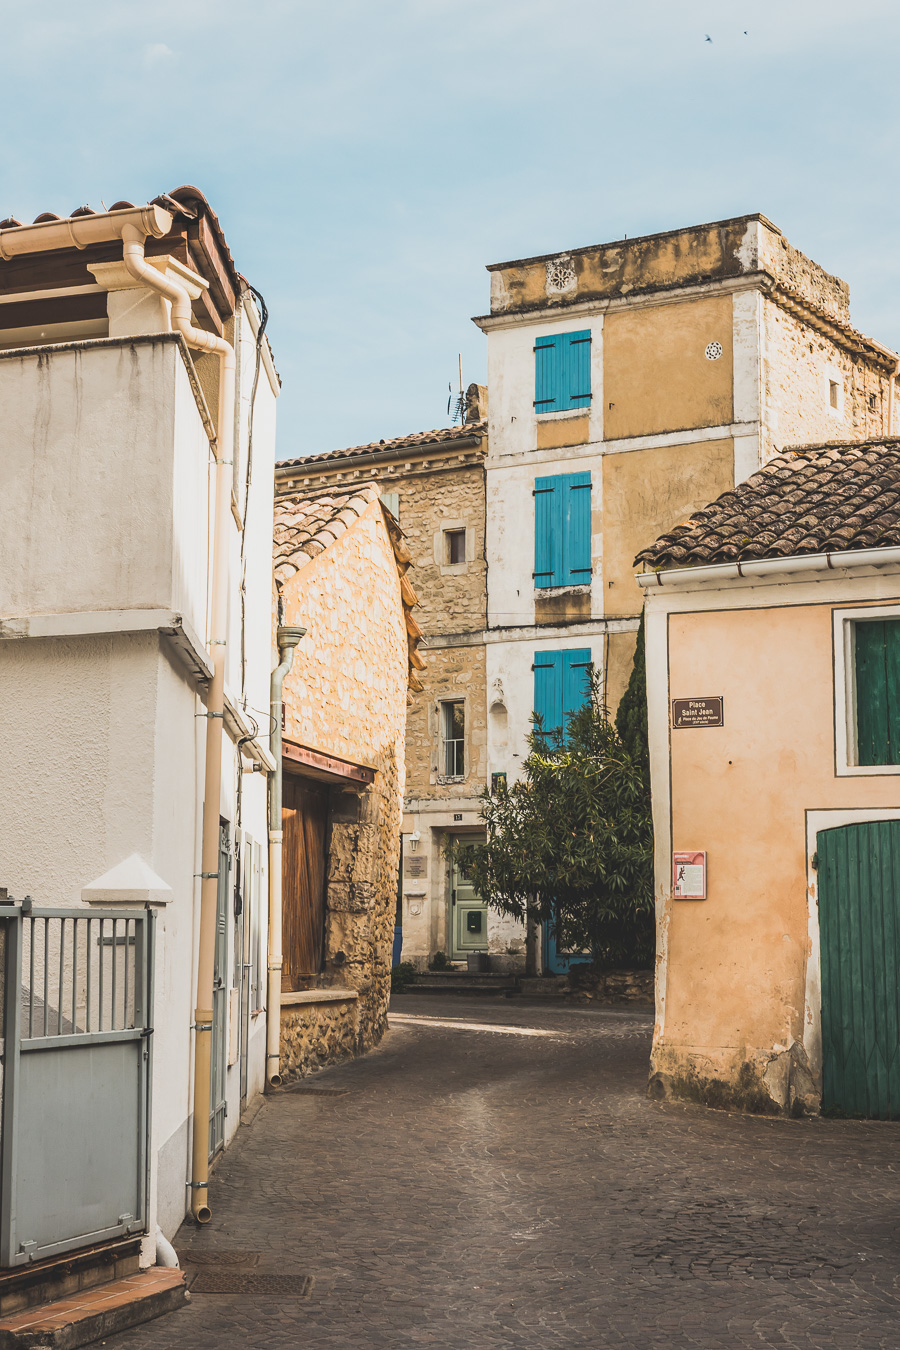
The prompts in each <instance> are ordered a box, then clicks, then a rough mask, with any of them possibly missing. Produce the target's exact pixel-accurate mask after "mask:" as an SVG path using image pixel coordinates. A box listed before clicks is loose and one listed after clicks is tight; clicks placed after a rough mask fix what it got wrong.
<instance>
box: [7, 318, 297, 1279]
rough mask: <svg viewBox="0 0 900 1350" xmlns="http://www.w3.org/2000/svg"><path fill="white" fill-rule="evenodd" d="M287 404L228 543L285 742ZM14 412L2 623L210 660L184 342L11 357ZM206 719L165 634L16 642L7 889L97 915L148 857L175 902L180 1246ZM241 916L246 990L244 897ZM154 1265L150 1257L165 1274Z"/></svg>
mask: <svg viewBox="0 0 900 1350" xmlns="http://www.w3.org/2000/svg"><path fill="white" fill-rule="evenodd" d="M243 336H244V337H245V339H249V344H250V348H249V351H248V348H247V345H245V343H242V342H240V341H239V347H238V361H239V365H240V368H241V370H242V373H243V374H244V375H246V372H247V371H248V369H249V373H250V379H251V380H252V366H253V361H254V359H255V342H254V341H253V335H252V332H250V326H249V324H248V325H246V327H245V329H244V333H243ZM247 387H248V388H249V383H248V385H247ZM274 402H275V390H274V389H273V387H272V384H271V382H270V380H269V378H268V376H267V374H266V373H265V372H263V373H262V374H261V377H260V381H259V387H258V393H257V402H256V420H255V425H254V440H253V473H252V481H251V487H250V495H249V502H248V503H246V511H245V513H244V515H245V520H244V524H245V527H246V534H245V535H242V533H241V531H240V529H239V527H238V524H237V522H231V524H230V535H229V541H228V544H229V547H228V565H229V592H230V604H229V629H228V652H227V658H226V659H227V663H228V664H227V669H228V672H229V680H230V684H231V693H232V695H233V697H234V698H235V700H236V701H237V702H238V703H239V704H241V705H242V706H245V710H246V711H245V715H246V716H247V717H248V718H253V719H255V720H256V722H257V723H258V725H259V728H260V739H261V740H262V741H264V742H265V741H266V740H267V738H268V703H269V672H270V670H271V656H272V649H271V641H272V639H271V622H272V580H271V546H272V545H271V519H272V495H273V476H274V459H275V442H274V436H275V417H274ZM0 403H2V406H3V407H4V418H5V427H4V456H3V462H2V465H0V618H7V617H9V616H25V615H36V614H54V615H57V616H58V615H62V616H63V618H65V616H67V615H71V624H72V627H73V629H77V626H78V622H79V612H85V611H86V612H93V613H96V612H98V611H99V612H101V613H103V612H106V611H115V610H123V609H126V610H148V609H163V610H171V611H174V612H176V613H180V614H182V615H183V616H184V618H185V620H186V622H187V624H188V625H189V626H190V627H191V628H193V630H194V631H195V633H196V634H197V636H198V638H199V639H200V641H201V642H205V641H206V638H207V627H208V624H207V604H208V590H209V587H208V573H209V568H210V564H211V559H210V544H211V539H210V529H209V519H210V506H211V494H212V474H211V473H210V448H209V443H208V439H207V436H206V433H205V431H204V428H203V423H202V419H201V416H200V413H199V411H198V408H197V404H196V401H195V398H194V393H193V390H192V387H191V383H190V381H189V378H188V372H187V369H186V366H185V363H184V360H183V357H182V353H181V350H180V348H179V346H178V344H177V343H176V342H175V341H174V340H173V339H172V338H171V337H160V338H155V339H153V340H151V341H144V342H130V341H129V340H128V339H121V340H117V341H111V342H107V343H103V344H100V345H97V344H88V345H85V346H84V347H74V348H69V349H65V350H62V349H61V350H59V351H52V350H51V351H48V350H46V349H44V350H41V349H34V350H30V351H28V352H27V353H13V354H9V355H7V354H6V353H3V354H0ZM245 411H246V409H245V408H244V407H243V406H242V407H241V413H242V414H243V413H244V412H245ZM238 431H239V445H240V447H241V448H242V449H243V454H244V459H243V465H244V467H245V466H246V440H247V424H246V416H239V418H238ZM242 538H243V540H244V548H243V556H242V550H241V541H242ZM242 576H243V579H244V586H245V590H246V606H245V619H244V650H245V654H246V662H245V665H244V667H243V668H242V663H241V605H240V585H241V578H242ZM57 626H58V627H59V625H57ZM9 631H10V630H9V629H8V630H7V633H8V632H9ZM63 631H65V629H64V625H63ZM203 710H204V709H203V703H202V700H201V698H200V696H199V691H198V688H197V686H196V685H195V683H194V682H193V679H192V677H191V676H190V675H189V673H188V672H187V670H186V667H185V666H184V665H183V664H182V663H181V661H180V660H178V659H177V657H176V655H175V654H174V652H173V651H172V650H171V649H170V647H169V646H168V640H167V639H166V638H165V637H161V636H160V635H159V634H158V633H157V632H156V630H155V629H151V630H150V631H148V632H146V633H141V634H134V633H131V634H128V633H110V634H102V635H99V636H91V637H86V636H60V637H55V638H40V639H35V638H19V639H15V638H11V637H9V636H4V638H3V639H2V640H0V743H2V744H3V747H4V754H3V756H2V757H0V799H2V800H3V802H4V824H5V828H4V831H3V832H2V835H0V885H5V886H8V887H9V889H10V891H11V892H12V894H14V895H16V896H21V895H23V894H26V893H28V894H30V895H31V896H32V897H33V899H34V901H35V903H36V904H39V905H47V904H50V905H79V904H80V903H81V889H82V887H83V886H85V885H86V884H87V883H89V882H91V881H93V880H94V879H95V878H97V877H98V876H100V875H101V874H102V873H104V872H106V871H107V870H108V869H110V868H111V867H114V866H115V865H116V864H117V863H119V862H121V861H122V860H123V859H125V858H126V857H128V856H129V855H130V854H132V853H138V854H140V855H141V857H142V858H144V859H145V861H146V862H148V863H149V864H150V866H151V867H152V868H153V869H154V871H156V872H157V873H158V874H159V875H160V876H161V877H162V878H163V880H164V881H165V882H166V883H167V884H168V885H169V886H170V887H171V891H172V896H171V900H170V902H169V903H168V904H167V905H166V906H164V907H162V908H161V909H160V911H159V914H158V941H157V949H156V953H157V961H156V972H155V975H156V990H155V994H156V998H155V1018H154V1037H153V1089H152V1121H151V1143H150V1158H151V1200H150V1216H149V1219H150V1222H149V1233H150V1234H152V1233H153V1232H154V1231H155V1225H156V1223H157V1222H159V1223H160V1225H161V1226H162V1228H163V1230H164V1232H166V1233H167V1234H168V1235H169V1236H171V1235H172V1234H173V1233H174V1231H175V1229H176V1228H177V1226H178V1224H179V1222H180V1220H181V1218H182V1216H183V1214H184V1212H185V1209H186V1207H187V1204H188V1200H189V1194H188V1191H187V1187H186V1184H185V1183H186V1181H187V1180H188V1169H189V1165H190V1164H189V1152H190V1125H191V1100H192V1096H191V1094H192V1058H193V1034H192V1031H191V1023H192V1021H193V1008H194V1007H195V1005H196V970H197V938H198V931H199V885H200V883H199V878H198V876H197V874H198V873H199V871H200V831H201V820H202V809H203V798H204V790H205V784H204V746H205V736H206V726H207V723H206V720H205V719H204V718H203V717H202V716H200V715H199V714H202V712H203ZM243 768H244V766H243V765H242V764H241V762H240V760H239V756H238V755H237V753H236V747H235V745H234V742H233V741H232V740H231V738H230V737H229V736H228V735H227V734H226V739H225V745H224V754H223V764H222V778H221V784H220V793H219V797H220V801H219V810H220V814H221V816H222V817H223V818H225V819H227V820H228V821H229V822H230V823H231V827H232V837H233V834H234V829H235V825H236V802H237V786H238V775H239V774H241V775H242V778H241V781H242V783H243V795H242V809H241V820H240V826H241V828H242V830H244V831H246V832H248V833H249V834H250V835H251V836H252V837H253V838H254V839H255V840H256V841H257V842H258V843H259V844H260V845H262V858H263V875H262V878H261V888H260V902H261V920H262V937H263V941H265V938H266V933H265V915H266V909H267V907H266V895H267V876H266V848H265V843H266V838H267V781H266V778H265V776H264V775H260V774H258V773H256V774H251V773H248V772H242V770H243ZM228 908H229V922H228V925H227V932H228V953H227V961H226V972H227V982H228V984H229V985H231V983H232V981H233V976H234V970H235V952H234V947H233V939H234V924H233V921H232V904H231V897H229V906H228ZM232 1002H234V1003H236V1002H237V1001H236V1000H231V999H229V1003H232ZM240 1068H241V1066H240V1060H239V1059H238V1060H237V1061H236V1062H235V1063H234V1065H233V1066H232V1067H230V1068H229V1070H228V1074H227V1081H226V1098H227V1101H228V1114H227V1117H226V1139H230V1138H231V1137H232V1136H233V1134H234V1132H235V1130H236V1129H237V1127H238V1125H239V1122H240V1113H241V1111H240V1107H241V1102H240ZM264 1072H265V1014H264V1012H259V1013H257V1015H256V1016H255V1017H254V1018H253V1019H252V1022H251V1027H250V1059H249V1085H250V1095H251V1096H252V1095H253V1094H255V1093H256V1092H258V1091H260V1090H261V1089H262V1086H263V1082H264ZM152 1246H153V1243H152V1238H151V1239H150V1240H149V1242H148V1252H152Z"/></svg>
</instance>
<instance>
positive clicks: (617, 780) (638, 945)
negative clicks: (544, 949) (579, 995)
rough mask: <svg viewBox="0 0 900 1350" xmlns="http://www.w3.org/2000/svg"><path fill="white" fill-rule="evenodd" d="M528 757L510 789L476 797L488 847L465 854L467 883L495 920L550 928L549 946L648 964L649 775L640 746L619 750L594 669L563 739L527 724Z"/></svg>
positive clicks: (603, 962) (618, 962)
mask: <svg viewBox="0 0 900 1350" xmlns="http://www.w3.org/2000/svg"><path fill="white" fill-rule="evenodd" d="M633 723H635V724H637V726H638V731H639V719H638V718H637V717H634V718H633ZM644 725H645V727H646V719H645V723H644ZM626 729H627V730H628V731H629V732H630V731H631V727H630V726H629V727H627V728H626ZM636 739H637V738H636ZM529 751H530V753H529V755H528V757H527V759H526V760H525V762H524V763H523V765H522V777H521V778H520V779H519V781H518V782H516V783H515V784H513V786H512V787H510V788H508V789H504V788H502V787H501V788H500V790H499V791H498V792H496V793H495V794H494V795H491V794H490V793H487V792H486V793H484V794H483V797H482V808H481V811H482V817H483V819H484V822H485V826H486V832H487V840H486V843H484V844H483V845H477V846H475V847H474V848H473V847H471V846H469V847H467V850H466V871H467V873H468V875H469V878H470V880H471V881H472V883H473V885H474V886H475V888H476V890H477V891H478V892H479V893H480V895H481V896H482V897H483V898H484V900H486V901H487V903H488V904H489V905H491V906H493V907H494V908H495V909H498V910H500V911H502V912H503V913H505V914H512V915H515V916H516V917H517V918H520V919H522V918H525V917H526V916H529V917H531V918H532V919H533V920H535V921H543V920H548V919H549V920H552V921H553V922H554V923H556V925H557V941H558V943H559V945H560V947H562V948H563V949H565V950H573V949H574V950H579V949H583V948H589V949H590V951H591V954H592V956H593V959H594V962H595V964H596V965H598V966H603V967H607V968H609V967H612V966H622V965H633V966H643V967H647V966H649V965H652V961H653V949H654V926H653V831H652V823H651V817H650V792H649V782H648V777H647V775H646V773H645V764H644V761H643V760H642V758H641V755H640V749H639V746H638V749H637V750H636V751H635V752H631V751H630V750H629V749H628V748H626V745H625V743H624V738H623V737H622V735H621V734H620V732H619V731H618V730H617V729H616V727H615V726H613V724H612V722H611V721H610V720H609V715H608V713H607V710H606V708H605V706H604V704H603V700H602V696H601V692H600V682H599V678H598V677H597V675H596V674H595V673H594V672H593V671H592V672H591V675H590V697H589V699H588V701H587V703H586V704H585V705H584V707H583V708H581V709H580V710H579V711H578V712H576V713H574V714H572V716H571V717H570V718H569V719H568V725H567V727H566V732H565V734H564V735H563V734H562V733H561V732H559V731H556V732H546V731H544V729H543V727H542V726H541V724H540V719H539V718H537V717H535V718H534V727H533V730H532V732H531V734H530V736H529Z"/></svg>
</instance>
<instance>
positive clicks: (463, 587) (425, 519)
mask: <svg viewBox="0 0 900 1350" xmlns="http://www.w3.org/2000/svg"><path fill="white" fill-rule="evenodd" d="M394 486H395V488H396V489H397V491H398V492H399V495H400V507H399V510H400V525H401V527H402V529H403V532H404V534H405V535H406V540H407V544H408V546H409V549H410V552H411V553H412V556H413V562H414V564H415V573H414V574H413V575H414V580H413V584H414V586H415V588H416V594H417V595H418V597H419V606H420V607H419V609H417V610H416V618H417V619H418V621H419V623H420V624H421V625H422V627H423V628H424V630H425V641H426V643H427V644H428V651H427V655H426V659H427V663H428V668H427V669H426V670H424V671H423V672H422V675H421V680H422V684H423V685H424V689H423V690H422V692H421V693H417V694H414V695H413V700H412V703H411V706H410V708H409V712H408V716H407V724H406V725H407V735H406V795H407V797H410V798H417V799H420V798H443V797H447V798H452V797H472V796H475V795H477V794H478V793H479V792H480V791H481V788H482V787H483V786H484V784H485V781H486V778H487V689H486V685H485V662H484V644H483V643H482V642H481V640H480V634H481V632H482V630H483V629H484V626H485V622H486V610H487V597H486V584H487V572H486V563H485V557H484V529H485V510H484V469H483V467H482V465H481V464H480V463H476V464H467V465H457V464H454V463H453V462H452V461H445V462H444V463H443V464H442V465H441V466H440V467H438V468H436V469H435V470H434V471H432V472H428V473H414V474H408V475H407V476H406V477H405V478H403V479H401V480H399V481H397V482H396V483H395V485H394ZM459 528H464V529H465V531H466V561H465V563H463V564H457V565H456V566H451V565H449V564H448V563H447V562H446V561H445V560H444V558H445V555H444V552H443V543H444V541H443V533H444V531H445V530H447V529H459ZM463 634H478V637H477V638H476V639H475V640H474V642H472V644H471V645H469V644H466V645H445V639H446V637H447V636H448V635H451V636H453V637H454V638H455V637H457V636H458V635H463ZM451 698H462V699H464V700H465V705H466V746H465V768H466V773H465V777H464V778H463V779H461V780H454V781H450V782H445V781H443V779H444V775H443V773H442V769H443V767H444V766H443V765H442V764H441V763H440V752H441V728H440V707H439V704H440V701H441V700H442V699H451Z"/></svg>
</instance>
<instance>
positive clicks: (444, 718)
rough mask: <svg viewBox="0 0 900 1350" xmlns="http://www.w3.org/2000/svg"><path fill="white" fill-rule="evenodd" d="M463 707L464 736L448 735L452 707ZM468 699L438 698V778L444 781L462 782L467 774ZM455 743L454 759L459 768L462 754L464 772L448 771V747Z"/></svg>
mask: <svg viewBox="0 0 900 1350" xmlns="http://www.w3.org/2000/svg"><path fill="white" fill-rule="evenodd" d="M456 707H459V708H462V719H463V720H462V733H463V734H462V736H448V735H447V727H448V722H449V718H450V716H451V714H450V709H451V708H456ZM466 722H467V718H466V700H465V699H464V698H442V699H439V700H438V731H439V740H440V753H439V757H438V780H439V781H440V782H442V783H461V782H462V781H463V780H464V779H465V776H466V760H467V758H468V756H467V754H466ZM450 745H455V746H456V747H457V749H456V750H455V751H454V761H455V764H456V767H457V768H459V756H460V755H461V756H462V773H448V772H447V765H448V748H449V746H450Z"/></svg>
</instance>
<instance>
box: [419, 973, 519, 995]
mask: <svg viewBox="0 0 900 1350" xmlns="http://www.w3.org/2000/svg"><path fill="white" fill-rule="evenodd" d="M410 990H411V991H412V992H415V993H417V994H506V993H515V990H516V977H515V975H490V974H484V975H467V974H466V972H465V971H464V970H460V971H437V970H434V971H432V970H429V971H426V972H423V974H421V975H417V976H416V982H415V984H413V985H410Z"/></svg>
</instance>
